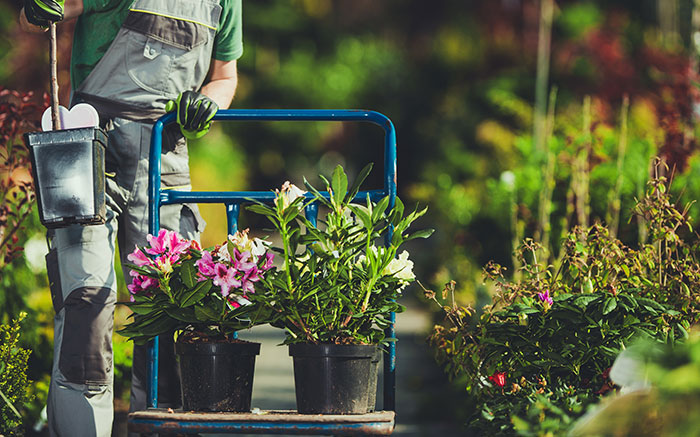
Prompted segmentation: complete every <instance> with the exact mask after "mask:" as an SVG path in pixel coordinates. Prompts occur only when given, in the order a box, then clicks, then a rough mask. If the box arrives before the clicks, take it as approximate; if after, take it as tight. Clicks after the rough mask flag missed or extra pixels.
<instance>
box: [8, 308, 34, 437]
mask: <svg viewBox="0 0 700 437" xmlns="http://www.w3.org/2000/svg"><path fill="white" fill-rule="evenodd" d="M25 316H26V313H20V315H19V318H18V319H16V320H13V322H12V325H0V435H8V436H14V435H24V432H23V430H22V415H21V413H20V411H21V410H22V409H23V408H22V407H23V405H24V403H25V402H28V401H30V400H31V399H30V398H29V396H28V391H27V389H28V386H29V384H30V381H28V380H27V360H28V359H29V354H30V353H31V351H29V350H27V349H22V348H20V347H18V345H17V342H18V341H19V329H20V322H21V321H22V320H23V319H24V317H25Z"/></svg>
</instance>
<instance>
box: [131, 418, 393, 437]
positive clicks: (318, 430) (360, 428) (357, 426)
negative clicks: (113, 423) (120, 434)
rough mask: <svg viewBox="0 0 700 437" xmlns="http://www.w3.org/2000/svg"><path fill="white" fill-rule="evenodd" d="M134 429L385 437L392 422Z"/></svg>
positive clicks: (148, 422)
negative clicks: (370, 436) (372, 436)
mask: <svg viewBox="0 0 700 437" xmlns="http://www.w3.org/2000/svg"><path fill="white" fill-rule="evenodd" d="M132 424H133V426H134V428H132V429H136V430H138V431H141V432H148V433H153V432H158V431H161V432H163V431H167V432H170V433H214V434H216V433H226V434H233V433H246V434H280V433H283V434H285V435H290V434H292V435H343V436H350V435H363V436H366V435H376V434H379V435H387V434H390V433H391V431H392V430H393V426H394V425H393V422H367V423H324V424H321V423H284V424H280V423H271V422H238V421H215V422H214V421H212V422H195V421H183V420H177V421H173V420H157V419H135V420H134V421H133V422H132Z"/></svg>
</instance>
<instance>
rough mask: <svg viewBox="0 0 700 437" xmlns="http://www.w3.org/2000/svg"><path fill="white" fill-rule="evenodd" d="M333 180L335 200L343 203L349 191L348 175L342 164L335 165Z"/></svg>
mask: <svg viewBox="0 0 700 437" xmlns="http://www.w3.org/2000/svg"><path fill="white" fill-rule="evenodd" d="M332 177H333V182H332V184H331V188H333V200H334V201H335V204H336V205H340V204H342V203H343V199H345V195H346V194H347V193H348V177H347V176H346V175H345V171H344V170H343V167H341V166H340V165H338V166H336V167H335V170H333V176H332Z"/></svg>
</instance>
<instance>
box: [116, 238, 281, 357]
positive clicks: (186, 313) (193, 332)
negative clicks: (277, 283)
mask: <svg viewBox="0 0 700 437" xmlns="http://www.w3.org/2000/svg"><path fill="white" fill-rule="evenodd" d="M148 243H149V246H147V247H142V248H140V247H137V248H136V249H135V250H134V251H133V252H132V253H131V254H129V255H128V256H127V259H128V260H129V261H131V263H132V264H130V265H129V267H130V268H131V271H130V272H129V274H130V275H131V276H132V278H133V279H132V282H131V284H129V285H128V289H129V292H130V294H131V302H130V303H127V305H128V306H129V308H131V310H132V311H133V315H132V316H131V317H133V320H132V321H131V322H130V323H128V324H127V325H126V326H125V327H124V328H123V329H122V330H121V331H119V332H120V333H121V334H122V335H125V336H128V337H130V339H132V340H134V342H136V343H139V344H141V343H145V342H147V341H148V340H150V339H152V338H153V337H155V336H158V335H160V334H165V333H171V332H173V331H177V332H180V333H181V334H185V335H188V336H195V337H200V338H203V339H208V340H210V341H214V340H225V339H228V338H230V336H231V334H233V333H234V332H235V331H238V330H240V329H244V328H248V327H251V326H252V325H254V324H257V323H263V322H264V317H262V315H261V314H260V313H259V312H258V313H256V312H255V310H256V307H253V306H251V305H250V301H249V300H248V298H249V297H250V296H251V295H252V294H253V293H255V292H256V284H257V283H259V282H260V281H261V280H262V279H263V278H264V277H265V275H266V274H267V273H268V272H269V271H270V270H271V269H272V267H273V259H274V255H273V254H272V252H270V251H269V250H268V248H267V246H266V244H265V243H264V242H263V241H262V240H260V239H257V238H249V237H248V231H247V230H246V231H239V232H236V233H235V234H234V235H229V237H228V239H227V241H226V242H224V243H223V244H220V245H217V246H215V247H213V248H210V249H202V248H201V247H200V245H199V243H197V241H194V240H187V239H183V238H182V237H181V236H179V235H178V234H177V233H176V232H172V231H167V230H164V229H161V230H160V232H159V233H158V235H157V236H153V235H149V236H148Z"/></svg>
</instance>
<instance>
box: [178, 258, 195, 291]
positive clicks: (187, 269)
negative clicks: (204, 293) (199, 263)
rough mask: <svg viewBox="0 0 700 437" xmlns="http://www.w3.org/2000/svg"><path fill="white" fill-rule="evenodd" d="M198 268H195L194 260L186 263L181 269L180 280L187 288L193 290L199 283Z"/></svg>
mask: <svg viewBox="0 0 700 437" xmlns="http://www.w3.org/2000/svg"><path fill="white" fill-rule="evenodd" d="M196 273H197V268H196V267H195V266H194V260H190V261H186V262H183V263H182V267H181V268H180V279H182V282H183V283H184V284H185V286H186V287H187V288H192V287H194V286H195V284H196V283H197V277H196Z"/></svg>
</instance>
